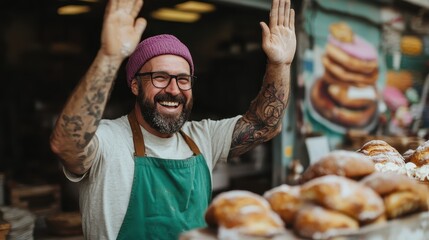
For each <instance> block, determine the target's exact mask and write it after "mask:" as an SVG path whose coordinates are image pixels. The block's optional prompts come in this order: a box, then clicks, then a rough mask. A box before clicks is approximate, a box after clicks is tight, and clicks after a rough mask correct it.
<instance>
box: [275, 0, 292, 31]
mask: <svg viewBox="0 0 429 240" xmlns="http://www.w3.org/2000/svg"><path fill="white" fill-rule="evenodd" d="M292 12H293V9H291V2H290V0H273V2H272V5H271V11H270V23H269V25H270V28H271V27H275V26H284V27H290V26H291V19H292V18H293V19H294V18H295V15H293V17H292V14H294V13H292Z"/></svg>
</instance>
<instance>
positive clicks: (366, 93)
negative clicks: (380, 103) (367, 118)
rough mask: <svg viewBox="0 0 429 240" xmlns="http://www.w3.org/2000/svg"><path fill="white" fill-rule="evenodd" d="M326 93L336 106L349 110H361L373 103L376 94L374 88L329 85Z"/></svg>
mask: <svg viewBox="0 0 429 240" xmlns="http://www.w3.org/2000/svg"><path fill="white" fill-rule="evenodd" d="M327 92H328V94H329V96H330V97H331V98H332V100H333V101H334V102H335V103H337V104H338V105H340V106H342V107H346V108H351V109H362V108H367V107H368V106H370V105H372V104H374V103H375V101H376V99H377V92H376V91H375V87H373V86H366V87H356V86H349V85H346V84H330V85H329V86H328V87H327Z"/></svg>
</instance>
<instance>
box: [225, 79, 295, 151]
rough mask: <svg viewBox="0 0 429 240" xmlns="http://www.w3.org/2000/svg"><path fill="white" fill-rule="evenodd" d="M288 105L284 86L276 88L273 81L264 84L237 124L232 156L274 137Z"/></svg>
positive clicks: (233, 138) (233, 137)
mask: <svg viewBox="0 0 429 240" xmlns="http://www.w3.org/2000/svg"><path fill="white" fill-rule="evenodd" d="M286 106H287V97H286V94H285V91H284V87H283V86H281V87H280V88H276V87H275V84H272V83H271V84H266V85H264V86H263V88H262V89H261V92H260V93H259V95H258V97H257V98H256V99H255V100H253V101H252V103H251V105H250V108H249V110H248V111H247V113H246V114H245V115H244V116H243V117H242V118H241V119H240V120H238V122H237V124H236V126H235V129H234V133H233V136H232V143H231V150H230V156H238V155H241V154H243V153H245V152H247V151H248V150H250V149H251V148H253V147H254V146H256V145H258V144H260V143H262V142H265V141H268V140H270V139H271V138H272V137H274V136H275V135H276V134H277V131H276V130H277V129H278V128H279V127H280V126H281V121H282V118H283V113H284V110H285V108H286Z"/></svg>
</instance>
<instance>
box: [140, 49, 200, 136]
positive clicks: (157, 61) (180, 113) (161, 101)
mask: <svg viewBox="0 0 429 240" xmlns="http://www.w3.org/2000/svg"><path fill="white" fill-rule="evenodd" d="M189 69H190V68H189V64H188V62H187V61H186V60H185V59H183V58H181V57H178V56H174V55H161V56H158V57H155V58H152V59H151V60H149V61H148V62H147V63H146V64H145V65H144V66H143V67H142V69H141V70H140V72H141V73H142V72H157V71H163V72H167V73H169V74H172V75H177V74H189ZM150 79H151V78H150V76H145V77H143V78H142V81H139V92H138V96H137V102H138V104H139V106H140V110H141V114H142V116H143V118H144V120H145V121H146V122H147V123H148V124H149V125H150V127H151V128H153V129H154V130H156V131H158V132H160V133H163V134H172V133H175V132H177V131H178V130H180V128H181V127H182V126H183V124H184V123H185V122H186V120H188V118H189V116H190V113H191V110H192V106H193V98H192V90H187V91H183V90H180V89H179V88H178V86H177V83H176V79H175V78H173V79H171V81H170V84H169V85H168V86H167V87H166V88H164V89H159V88H156V87H155V86H153V84H152V83H151V81H150Z"/></svg>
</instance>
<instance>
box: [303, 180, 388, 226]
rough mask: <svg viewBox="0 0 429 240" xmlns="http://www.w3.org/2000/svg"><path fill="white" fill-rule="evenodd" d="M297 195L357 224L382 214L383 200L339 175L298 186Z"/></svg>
mask: <svg viewBox="0 0 429 240" xmlns="http://www.w3.org/2000/svg"><path fill="white" fill-rule="evenodd" d="M301 196H302V198H303V199H305V200H308V201H311V202H315V203H317V204H319V205H321V206H323V207H325V208H327V209H331V210H335V211H339V212H341V213H344V214H346V215H348V216H350V217H353V218H354V219H356V220H358V221H359V222H372V221H374V220H375V219H377V218H378V217H379V216H380V215H382V214H383V212H384V204H383V200H382V198H381V197H380V196H379V195H378V194H377V193H376V192H375V191H374V190H373V189H371V188H369V187H367V186H365V185H363V184H360V183H359V182H357V181H354V180H351V179H348V178H345V177H342V176H336V175H326V176H323V177H319V178H315V179H313V180H310V181H308V182H306V183H304V184H303V185H302V186H301Z"/></svg>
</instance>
